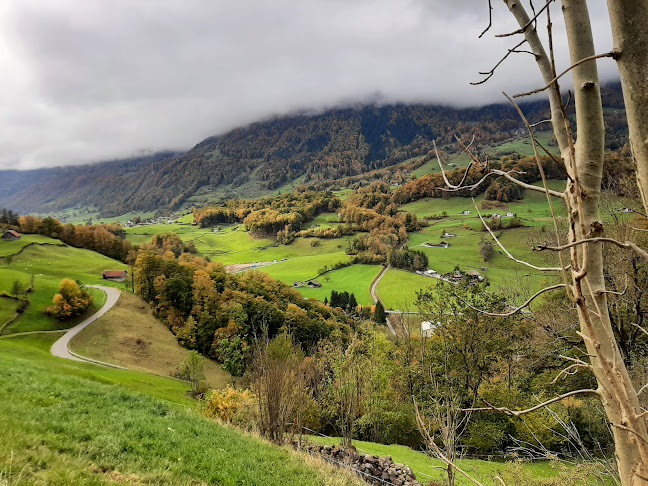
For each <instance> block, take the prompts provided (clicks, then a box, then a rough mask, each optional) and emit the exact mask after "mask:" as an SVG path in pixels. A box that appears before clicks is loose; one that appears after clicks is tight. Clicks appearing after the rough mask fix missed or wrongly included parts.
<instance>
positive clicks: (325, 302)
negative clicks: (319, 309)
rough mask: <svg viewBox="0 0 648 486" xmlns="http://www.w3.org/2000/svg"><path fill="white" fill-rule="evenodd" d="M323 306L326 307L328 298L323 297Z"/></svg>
mask: <svg viewBox="0 0 648 486" xmlns="http://www.w3.org/2000/svg"><path fill="white" fill-rule="evenodd" d="M324 305H328V298H326V297H324Z"/></svg>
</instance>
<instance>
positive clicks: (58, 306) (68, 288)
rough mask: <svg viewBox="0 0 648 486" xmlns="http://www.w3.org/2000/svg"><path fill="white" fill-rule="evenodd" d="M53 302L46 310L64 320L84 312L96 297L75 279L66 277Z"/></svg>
mask: <svg viewBox="0 0 648 486" xmlns="http://www.w3.org/2000/svg"><path fill="white" fill-rule="evenodd" d="M52 302H53V303H54V305H52V306H50V307H47V308H46V309H45V312H46V313H47V314H49V315H53V316H55V317H56V318H58V319H59V320H61V321H63V320H66V319H70V318H72V317H75V316H78V315H79V314H83V313H84V312H85V311H86V310H88V308H89V307H90V306H91V305H92V303H93V302H94V299H93V298H92V296H91V295H90V294H89V293H88V291H87V290H85V288H83V287H80V286H79V284H78V283H76V282H75V281H74V280H72V279H69V278H64V279H63V280H61V283H60V285H59V291H58V293H57V294H56V295H55V296H54V299H53V300H52Z"/></svg>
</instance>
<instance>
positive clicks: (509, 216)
mask: <svg viewBox="0 0 648 486" xmlns="http://www.w3.org/2000/svg"><path fill="white" fill-rule="evenodd" d="M506 217H507V218H515V214H514V213H512V212H511V211H509V212H507V213H506Z"/></svg>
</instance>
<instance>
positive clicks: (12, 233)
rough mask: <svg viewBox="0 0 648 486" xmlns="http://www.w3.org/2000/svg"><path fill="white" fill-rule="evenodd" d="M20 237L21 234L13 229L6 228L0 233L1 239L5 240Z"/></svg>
mask: <svg viewBox="0 0 648 486" xmlns="http://www.w3.org/2000/svg"><path fill="white" fill-rule="evenodd" d="M20 238H22V235H21V234H20V233H18V232H17V231H14V230H7V231H5V232H4V234H3V235H2V239H3V240H6V241H12V240H19V239H20Z"/></svg>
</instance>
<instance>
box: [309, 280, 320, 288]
mask: <svg viewBox="0 0 648 486" xmlns="http://www.w3.org/2000/svg"><path fill="white" fill-rule="evenodd" d="M308 286H309V287H310V288H311V289H319V288H320V287H321V286H322V284H321V283H319V282H318V281H317V280H311V281H310V282H308Z"/></svg>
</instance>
